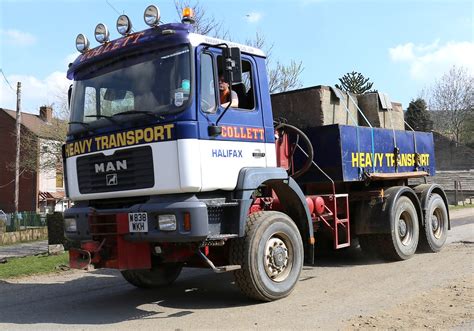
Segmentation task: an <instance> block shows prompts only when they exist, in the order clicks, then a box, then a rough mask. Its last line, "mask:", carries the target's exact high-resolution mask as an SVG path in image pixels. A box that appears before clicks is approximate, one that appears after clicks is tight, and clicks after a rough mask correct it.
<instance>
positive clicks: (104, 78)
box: [71, 46, 191, 122]
mask: <svg viewBox="0 0 474 331" xmlns="http://www.w3.org/2000/svg"><path fill="white" fill-rule="evenodd" d="M190 90H191V57H190V50H189V47H188V46H180V47H175V48H172V49H167V50H160V51H155V52H152V53H147V54H140V55H138V56H137V55H135V56H133V57H127V58H122V59H120V60H118V61H115V62H113V63H107V64H105V65H104V64H98V65H95V66H91V67H88V68H87V69H86V70H85V71H81V72H79V73H78V74H77V75H76V81H75V82H74V88H73V95H72V103H71V122H93V121H96V120H99V119H101V118H103V117H110V116H116V115H118V114H120V113H129V114H130V113H139V112H147V113H150V112H153V113H156V114H167V113H172V112H176V111H179V110H181V109H182V106H183V105H185V104H186V103H187V101H188V99H189V94H190ZM118 118H119V116H117V119H118Z"/></svg>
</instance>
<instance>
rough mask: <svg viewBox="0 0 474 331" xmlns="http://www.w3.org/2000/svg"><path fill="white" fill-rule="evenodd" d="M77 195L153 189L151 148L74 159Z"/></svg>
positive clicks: (130, 149) (144, 147)
mask: <svg viewBox="0 0 474 331" xmlns="http://www.w3.org/2000/svg"><path fill="white" fill-rule="evenodd" d="M77 178H78V181H79V192H80V193H81V194H87V193H100V192H115V191H126V190H136V189H142V188H150V187H153V186H154V185H155V178H154V174H153V155H152V150H151V147H149V146H143V147H137V148H129V149H124V150H120V151H117V152H115V153H114V154H113V155H110V156H106V155H104V154H102V153H99V154H94V155H90V156H82V157H79V158H77Z"/></svg>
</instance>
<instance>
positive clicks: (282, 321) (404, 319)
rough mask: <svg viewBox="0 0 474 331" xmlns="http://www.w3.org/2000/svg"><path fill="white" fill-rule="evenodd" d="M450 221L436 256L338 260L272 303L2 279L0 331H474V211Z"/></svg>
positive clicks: (102, 281) (91, 280)
mask: <svg viewBox="0 0 474 331" xmlns="http://www.w3.org/2000/svg"><path fill="white" fill-rule="evenodd" d="M452 216H453V217H452V219H453V228H452V230H451V231H450V232H449V237H448V242H447V244H446V246H445V247H444V249H443V250H442V251H441V252H439V253H437V254H430V253H427V254H416V255H415V256H413V258H411V259H409V260H407V261H401V262H391V263H390V262H385V261H380V260H374V259H370V258H367V257H364V256H363V255H362V254H361V252H360V250H353V251H352V252H351V251H349V252H344V251H336V252H334V253H332V254H330V255H328V256H323V257H318V259H317V260H316V264H315V265H313V266H309V265H305V266H304V268H303V271H302V274H301V277H300V280H299V282H298V284H297V286H296V288H295V290H294V291H293V293H291V295H290V296H288V297H287V298H285V299H282V300H278V301H275V302H269V303H256V302H254V301H251V300H249V299H247V298H246V297H245V296H243V295H242V294H241V293H240V292H239V291H238V289H237V287H236V286H235V283H234V279H233V277H232V275H231V274H229V273H225V274H214V273H212V272H211V271H209V270H196V269H188V268H185V270H184V271H183V273H182V274H181V275H180V277H179V278H178V280H177V281H176V283H174V284H173V285H172V286H170V287H168V288H163V289H158V290H149V291H143V290H140V289H136V288H134V287H133V286H131V285H130V284H128V283H127V282H126V281H125V280H124V279H123V278H122V277H121V276H120V273H119V272H117V271H116V270H107V269H99V270H96V271H92V272H84V271H77V270H70V271H67V272H58V273H56V274H51V275H39V276H32V277H26V278H18V279H12V280H8V281H2V280H0V329H1V330H13V329H15V330H18V329H19V330H31V329H33V328H34V329H35V330H57V329H61V330H65V329H67V330H71V329H74V330H90V329H101V330H104V329H107V330H133V329H135V330H196V329H199V330H224V329H229V330H268V329H275V330H315V329H320V330H369V329H370V330H374V329H377V330H386V329H387V330H412V329H428V330H429V329H436V330H445V329H449V330H452V329H454V330H474V290H473V288H474V256H473V255H474V250H473V249H474V209H468V210H460V211H456V212H455V213H453V215H452Z"/></svg>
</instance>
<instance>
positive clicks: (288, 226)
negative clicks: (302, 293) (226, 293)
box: [230, 211, 304, 301]
mask: <svg viewBox="0 0 474 331" xmlns="http://www.w3.org/2000/svg"><path fill="white" fill-rule="evenodd" d="M230 254H231V255H230V256H231V261H232V263H233V264H239V265H241V267H242V268H241V269H240V270H237V271H235V272H234V275H235V280H236V283H237V286H238V287H239V288H240V290H241V291H242V292H243V293H244V294H245V295H247V296H248V297H250V298H253V299H257V300H261V301H273V300H278V299H281V298H284V297H286V296H288V295H289V294H290V293H291V292H292V291H293V289H294V287H295V285H296V282H297V281H298V278H299V276H300V273H301V269H302V268H303V257H304V256H303V255H304V251H303V243H302V240H301V236H300V233H299V230H298V228H297V227H296V225H295V223H294V222H293V221H292V220H291V218H290V217H288V216H287V215H285V214H283V213H280V212H276V211H264V212H257V213H253V214H251V215H250V216H249V217H248V219H247V225H246V235H245V237H243V238H239V239H235V240H234V241H233V242H232V245H231V250H230Z"/></svg>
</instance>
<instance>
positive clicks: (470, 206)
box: [449, 203, 474, 210]
mask: <svg viewBox="0 0 474 331" xmlns="http://www.w3.org/2000/svg"><path fill="white" fill-rule="evenodd" d="M473 207H474V204H473V205H471V204H467V203H466V204H465V205H464V206H463V205H457V206H454V205H449V210H459V209H467V208H473Z"/></svg>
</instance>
